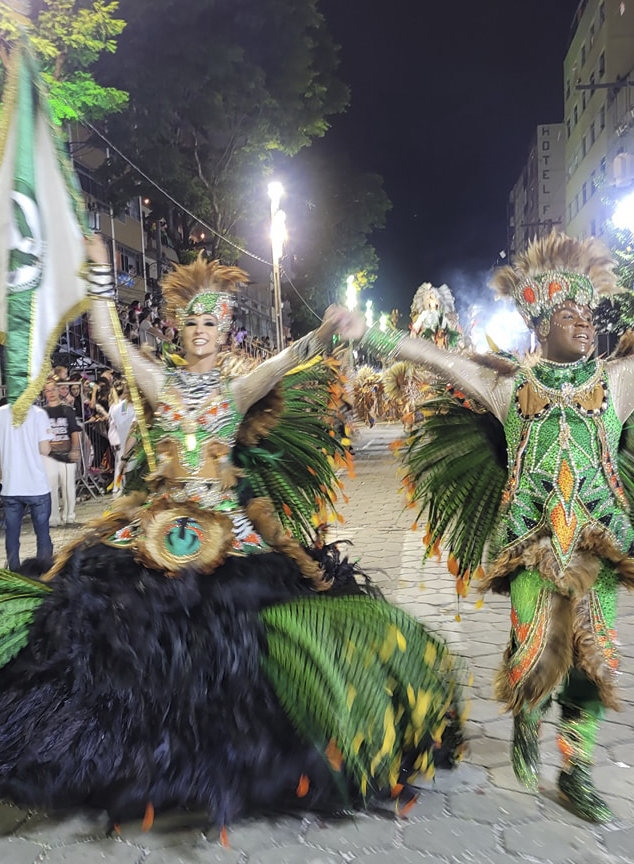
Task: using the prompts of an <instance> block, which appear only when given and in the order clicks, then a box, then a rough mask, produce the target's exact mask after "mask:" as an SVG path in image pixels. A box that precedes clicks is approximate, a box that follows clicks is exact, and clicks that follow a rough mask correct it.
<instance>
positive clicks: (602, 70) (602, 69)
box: [599, 51, 605, 78]
mask: <svg viewBox="0 0 634 864" xmlns="http://www.w3.org/2000/svg"><path fill="white" fill-rule="evenodd" d="M604 75H605V51H602V52H601V56H600V57H599V78H603V76H604Z"/></svg>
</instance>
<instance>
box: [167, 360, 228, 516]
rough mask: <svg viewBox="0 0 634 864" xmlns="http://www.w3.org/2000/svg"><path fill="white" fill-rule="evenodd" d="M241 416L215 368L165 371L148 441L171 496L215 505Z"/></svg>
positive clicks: (222, 490) (222, 494)
mask: <svg viewBox="0 0 634 864" xmlns="http://www.w3.org/2000/svg"><path fill="white" fill-rule="evenodd" d="M241 419H242V416H241V415H240V413H239V412H238V411H237V409H236V407H235V404H234V401H233V397H232V394H231V389H230V385H229V381H228V380H227V379H225V378H222V377H221V376H220V373H219V372H218V370H214V371H212V372H209V373H206V374H204V375H194V374H192V373H190V372H188V371H187V370H186V369H174V370H169V371H168V373H167V375H166V378H165V383H164V385H163V388H162V390H161V393H160V395H159V401H158V405H157V407H156V410H155V416H154V422H153V424H152V429H151V437H152V443H153V445H154V448H155V452H156V456H157V461H158V464H159V470H158V474H159V476H160V477H161V478H162V480H163V484H164V486H165V487H166V488H169V492H170V495H171V496H172V497H174V498H176V499H177V500H178V499H181V498H182V499H183V500H192V499H193V500H196V501H198V502H199V503H200V504H201V505H202V506H207V507H209V506H216V505H217V504H218V503H219V501H220V500H221V498H226V493H227V487H228V486H231V485H232V483H231V479H230V453H231V449H232V447H233V445H234V443H235V437H236V432H237V429H238V426H239V424H240V421H241Z"/></svg>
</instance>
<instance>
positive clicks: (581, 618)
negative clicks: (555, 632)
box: [573, 597, 621, 711]
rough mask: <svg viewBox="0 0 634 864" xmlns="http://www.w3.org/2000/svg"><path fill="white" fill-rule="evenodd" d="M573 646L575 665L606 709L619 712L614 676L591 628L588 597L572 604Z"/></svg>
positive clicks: (619, 706)
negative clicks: (590, 684) (595, 687)
mask: <svg viewBox="0 0 634 864" xmlns="http://www.w3.org/2000/svg"><path fill="white" fill-rule="evenodd" d="M573 610H574V621H573V644H574V653H575V665H576V666H578V667H579V668H580V669H582V670H583V671H584V672H585V673H586V675H587V676H588V678H589V679H590V680H591V681H593V682H594V683H595V684H596V685H597V688H598V690H599V698H600V699H601V702H602V703H603V704H604V705H605V706H606V708H613V709H614V710H615V711H620V710H621V705H620V703H619V699H618V697H617V694H616V676H615V670H613V669H612V668H611V667H610V666H609V665H608V664H607V663H606V662H605V657H604V655H603V652H602V651H601V648H600V646H599V644H598V642H597V636H596V633H595V631H594V628H593V626H592V615H591V612H590V602H589V600H588V597H579V598H577V599H576V600H575V601H574V603H573Z"/></svg>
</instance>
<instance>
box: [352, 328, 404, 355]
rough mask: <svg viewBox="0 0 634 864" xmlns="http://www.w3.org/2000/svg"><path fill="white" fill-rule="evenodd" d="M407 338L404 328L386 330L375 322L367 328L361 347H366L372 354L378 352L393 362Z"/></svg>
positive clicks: (360, 343)
mask: <svg viewBox="0 0 634 864" xmlns="http://www.w3.org/2000/svg"><path fill="white" fill-rule="evenodd" d="M407 338H408V337H407V333H404V332H403V331H402V330H386V331H385V332H384V331H383V330H381V328H380V326H379V325H378V324H375V325H374V326H373V327H370V328H369V330H366V332H365V335H364V336H363V338H362V339H361V341H360V342H359V348H364V349H365V350H366V351H369V352H370V353H372V354H378V355H379V357H381V359H382V360H385V361H386V362H387V363H391V362H392V361H393V360H394V358H395V357H396V355H397V353H398V349H399V348H400V347H401V344H402V343H403V341H404V340H405V339H407Z"/></svg>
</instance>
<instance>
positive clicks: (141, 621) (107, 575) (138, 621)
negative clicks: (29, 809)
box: [0, 545, 445, 825]
mask: <svg viewBox="0 0 634 864" xmlns="http://www.w3.org/2000/svg"><path fill="white" fill-rule="evenodd" d="M313 555H315V556H316V557H319V558H320V559H321V560H322V563H323V564H324V566H325V567H326V570H327V572H328V573H329V575H331V576H334V577H335V579H334V583H333V588H332V589H331V591H329V592H327V594H330V593H331V592H332V594H334V595H341V594H350V593H366V591H365V589H361V588H360V587H359V586H358V585H357V582H356V581H355V569H356V568H355V567H354V565H351V564H350V563H349V562H348V561H347V560H345V559H344V560H341V559H340V558H339V552H338V550H337V549H336V548H335V547H325V548H324V549H321V550H314V551H313ZM51 584H52V586H53V589H54V590H53V591H52V592H51V594H50V595H48V596H47V597H46V599H45V600H44V601H43V602H42V605H41V606H40V607H39V609H38V610H37V612H36V613H35V616H34V619H33V623H32V625H31V629H30V633H29V641H28V644H27V646H26V647H25V648H24V649H23V650H22V651H21V652H20V653H19V654H18V656H17V657H16V658H15V659H14V660H12V661H11V662H10V663H8V664H7V665H6V666H5V667H4V668H2V669H0V798H10V799H12V800H13V801H15V802H16V803H18V804H21V805H23V806H38V807H46V808H49V809H58V810H59V809H68V808H74V807H78V806H94V807H97V808H99V809H105V810H107V811H108V814H109V816H110V819H111V820H112V822H113V823H116V822H120V821H123V820H125V819H130V818H138V817H140V816H142V815H143V813H144V812H145V809H146V806H147V805H148V803H151V804H152V806H153V807H154V809H155V810H157V811H158V810H165V809H167V808H170V807H174V806H183V807H189V808H191V809H204V810H206V811H207V812H208V813H209V815H210V817H211V819H213V820H214V821H215V822H216V823H217V824H218V825H224V824H226V823H228V822H230V821H233V820H234V819H236V818H237V817H239V816H242V815H245V814H248V813H258V812H259V813H262V812H271V811H272V810H273V811H275V810H277V811H280V810H285V811H287V810H290V809H292V808H294V807H295V808H300V807H301V808H302V809H314V810H321V811H325V812H337V811H340V810H342V809H343V808H345V807H349V806H350V805H353V806H354V805H360V804H361V803H362V801H361V796H360V794H359V790H358V789H357V788H356V787H355V786H354V784H353V783H352V782H351V781H349V780H348V779H347V778H346V776H345V773H343V774H341V773H340V774H338V775H336V776H335V774H334V772H333V771H332V769H331V767H330V765H329V764H328V761H327V760H325V759H324V755H323V752H320V751H319V750H318V749H317V748H316V747H315V746H313V744H312V743H310V742H308V741H305V740H302V739H301V738H300V736H299V735H298V733H297V732H296V731H295V729H294V727H293V726H292V725H291V722H290V720H289V719H288V717H287V715H286V713H285V712H284V710H283V709H282V707H281V705H280V703H279V701H278V699H277V697H276V695H275V693H274V691H273V688H272V687H271V685H270V684H269V682H268V679H267V678H266V676H265V674H264V672H263V669H262V665H261V661H262V657H263V654H264V653H265V652H266V650H267V640H266V633H265V630H264V625H263V623H262V621H261V618H260V614H259V613H260V612H261V610H262V609H264V608H265V607H267V606H271V605H274V604H279V603H283V602H284V601H287V600H290V599H291V598H295V597H301V596H304V595H313V596H315V593H314V591H313V589H312V588H311V584H310V582H308V581H307V580H306V579H305V578H304V577H303V576H302V575H301V573H300V572H299V570H298V569H297V567H296V565H295V564H294V563H293V562H292V561H291V560H290V559H288V558H287V557H285V556H284V555H281V554H279V553H275V552H271V553H266V554H262V555H256V556H250V557H248V558H238V557H230V558H228V559H227V560H226V562H225V563H224V564H223V565H222V566H221V567H219V568H218V569H217V570H216V571H215V572H214V573H213V574H212V575H210V576H202V575H200V574H198V573H196V572H188V573H185V574H184V575H183V576H182V577H180V578H177V579H168V578H166V577H165V576H164V575H163V574H162V573H159V572H156V571H151V570H148V569H146V568H144V567H141V566H139V565H138V564H137V563H135V562H134V560H133V558H132V556H131V554H130V553H129V552H127V551H125V550H117V549H113V548H111V547H107V546H104V545H96V546H91V547H89V548H81V547H80V548H78V549H77V550H76V551H75V552H74V554H73V556H72V557H71V559H70V561H69V562H68V565H67V567H66V568H65V570H64V571H63V572H62V573H60V574H59V575H58V576H56V577H55V580H54V582H53V583H51ZM319 596H320V597H323V596H324V594H323V593H322V594H320V595H319ZM376 602H378V603H382V602H384V601H382V600H380V599H377V601H376ZM439 755H440V752H439ZM444 755H445V754H444V753H443V756H444ZM302 776H304V777H306V776H309V777H310V787H309V789H308V791H307V794H305V795H304V796H303V797H301V798H298V795H297V790H298V784H299V783H300V778H302Z"/></svg>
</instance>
